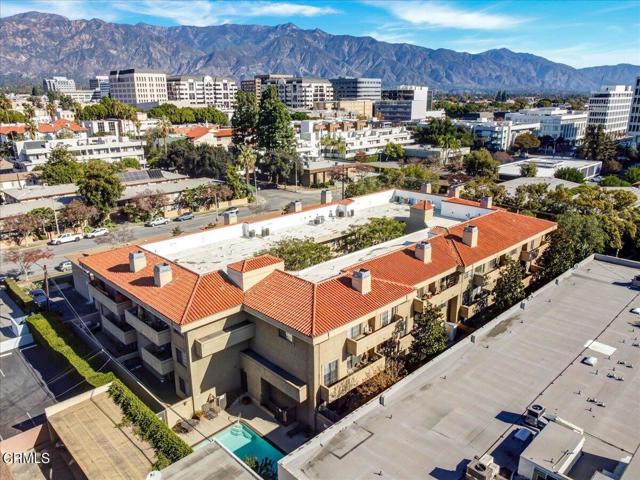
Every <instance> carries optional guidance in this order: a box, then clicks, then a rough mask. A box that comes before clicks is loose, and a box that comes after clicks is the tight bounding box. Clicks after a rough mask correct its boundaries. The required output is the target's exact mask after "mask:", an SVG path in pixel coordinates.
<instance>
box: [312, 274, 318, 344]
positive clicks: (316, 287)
mask: <svg viewBox="0 0 640 480" xmlns="http://www.w3.org/2000/svg"><path fill="white" fill-rule="evenodd" d="M317 296H318V284H316V283H314V284H313V291H312V294H311V336H312V337H313V336H315V335H316V298H317Z"/></svg>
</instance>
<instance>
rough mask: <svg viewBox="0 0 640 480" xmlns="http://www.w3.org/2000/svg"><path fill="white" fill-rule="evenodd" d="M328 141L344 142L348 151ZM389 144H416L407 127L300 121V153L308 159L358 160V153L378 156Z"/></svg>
mask: <svg viewBox="0 0 640 480" xmlns="http://www.w3.org/2000/svg"><path fill="white" fill-rule="evenodd" d="M326 138H332V139H335V140H338V139H340V140H342V141H343V142H344V146H345V151H344V152H341V151H339V149H336V148H333V147H332V146H331V145H329V144H327V143H324V142H326ZM389 143H397V144H400V145H410V144H412V143H413V135H412V133H411V132H410V131H409V130H407V128H406V127H404V126H395V127H391V126H384V125H382V126H377V125H372V124H368V123H367V122H365V121H363V120H356V121H352V122H350V121H343V122H333V121H325V122H321V121H315V120H304V121H302V122H300V127H299V132H298V133H297V135H296V148H297V151H298V153H299V154H300V155H301V156H302V157H304V158H306V159H316V158H319V157H324V158H327V159H336V160H341V159H342V160H344V159H347V158H353V157H355V156H356V154H357V153H358V152H364V153H365V154H367V155H377V154H378V153H380V152H381V151H382V150H383V149H384V147H385V146H387V144H389Z"/></svg>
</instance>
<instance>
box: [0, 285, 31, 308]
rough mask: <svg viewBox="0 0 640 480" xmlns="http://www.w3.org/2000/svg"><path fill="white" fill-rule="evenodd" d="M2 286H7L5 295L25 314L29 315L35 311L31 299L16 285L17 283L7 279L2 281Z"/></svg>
mask: <svg viewBox="0 0 640 480" xmlns="http://www.w3.org/2000/svg"><path fill="white" fill-rule="evenodd" d="M4 284H5V285H6V286H7V293H8V294H9V296H10V297H11V298H12V299H13V300H14V301H15V302H16V303H17V304H18V306H19V307H20V308H22V309H23V310H24V311H25V312H26V313H31V312H33V311H34V310H35V304H34V303H33V298H31V296H30V295H29V294H28V293H27V292H25V291H24V290H23V289H22V287H20V285H18V282H16V281H15V280H12V279H10V278H8V279H6V280H5V281H4Z"/></svg>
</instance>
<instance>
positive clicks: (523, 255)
mask: <svg viewBox="0 0 640 480" xmlns="http://www.w3.org/2000/svg"><path fill="white" fill-rule="evenodd" d="M548 247H549V242H542V243H541V244H540V245H538V246H537V247H536V248H533V249H531V250H528V249H527V248H526V247H525V249H524V250H523V251H522V252H520V260H521V261H523V262H533V261H534V260H535V259H537V258H539V257H540V256H541V255H542V254H543V253H544V251H545V250H546V249H547V248H548Z"/></svg>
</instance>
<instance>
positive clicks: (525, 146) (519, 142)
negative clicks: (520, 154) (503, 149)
mask: <svg viewBox="0 0 640 480" xmlns="http://www.w3.org/2000/svg"><path fill="white" fill-rule="evenodd" d="M513 146H514V148H516V149H517V150H524V152H525V153H529V150H531V149H532V148H538V147H539V146H540V140H539V139H538V137H536V136H535V135H533V134H531V133H529V132H525V133H521V134H520V135H518V136H517V137H516V139H515V140H514V142H513Z"/></svg>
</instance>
